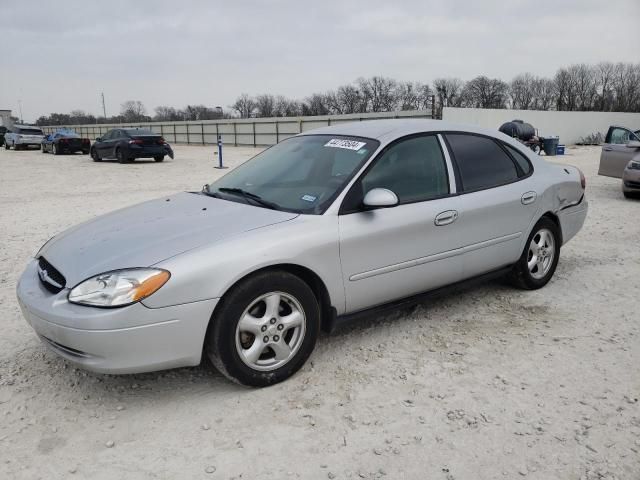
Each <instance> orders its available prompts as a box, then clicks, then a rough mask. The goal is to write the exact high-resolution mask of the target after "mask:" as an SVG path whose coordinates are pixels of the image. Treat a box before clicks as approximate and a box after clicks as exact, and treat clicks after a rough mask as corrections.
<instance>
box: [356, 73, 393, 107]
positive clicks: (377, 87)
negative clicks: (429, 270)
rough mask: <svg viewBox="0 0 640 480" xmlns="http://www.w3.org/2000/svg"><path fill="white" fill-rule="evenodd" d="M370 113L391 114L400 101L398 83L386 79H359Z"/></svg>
mask: <svg viewBox="0 0 640 480" xmlns="http://www.w3.org/2000/svg"><path fill="white" fill-rule="evenodd" d="M356 83H357V84H358V88H359V90H360V93H361V95H362V97H363V100H364V103H365V104H366V105H367V109H366V111H368V112H391V111H393V110H395V109H396V107H397V104H398V101H397V97H396V94H395V90H396V81H395V80H393V79H392V78H386V77H377V76H375V77H371V78H359V79H358V80H357V82H356Z"/></svg>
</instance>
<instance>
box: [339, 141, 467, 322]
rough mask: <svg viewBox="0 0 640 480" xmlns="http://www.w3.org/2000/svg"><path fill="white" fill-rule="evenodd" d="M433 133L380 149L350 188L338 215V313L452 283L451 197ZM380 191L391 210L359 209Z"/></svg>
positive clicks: (455, 263) (456, 270)
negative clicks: (341, 297) (393, 199)
mask: <svg viewBox="0 0 640 480" xmlns="http://www.w3.org/2000/svg"><path fill="white" fill-rule="evenodd" d="M450 172H451V168H450V164H449V165H448V164H447V162H446V161H445V157H444V154H443V150H442V148H441V145H440V142H439V140H438V137H437V136H436V135H420V136H412V137H409V138H405V139H401V140H400V141H397V142H395V143H394V144H392V145H391V146H389V147H387V148H386V149H385V150H384V151H383V152H382V153H381V154H380V155H378V157H377V158H376V159H375V160H374V161H373V162H372V164H371V166H370V167H369V168H368V169H367V170H366V171H365V173H364V174H363V175H362V176H361V178H359V179H358V181H356V183H355V184H354V185H353V186H352V188H351V189H350V191H349V193H348V194H347V196H346V197H345V200H344V202H343V205H342V208H341V213H340V217H339V228H340V260H341V263H342V273H343V280H344V285H345V293H346V298H347V300H346V311H347V312H355V311H358V310H363V309H365V308H367V307H371V306H375V305H379V304H383V303H387V302H389V301H393V300H396V299H400V298H403V297H407V296H411V295H414V294H417V293H420V292H423V291H426V290H430V289H434V288H437V287H440V286H443V285H446V284H449V283H453V282H456V281H458V280H459V279H460V276H461V272H462V267H461V265H462V264H461V259H460V256H459V251H457V247H458V246H459V245H460V242H461V241H462V232H461V231H460V229H459V224H458V222H457V218H458V214H457V208H458V207H457V205H458V198H457V197H456V196H452V195H451V194H452V193H454V192H455V183H454V182H453V179H451V180H452V181H451V182H450V181H449V178H450V176H451V175H452V174H451V173H450ZM373 188H387V189H389V190H391V191H393V192H394V193H395V194H396V195H397V197H398V200H399V204H398V205H397V206H395V207H390V208H380V209H375V210H364V209H363V206H362V199H363V198H364V194H366V193H367V192H368V191H370V190H371V189H373Z"/></svg>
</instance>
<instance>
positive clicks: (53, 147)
mask: <svg viewBox="0 0 640 480" xmlns="http://www.w3.org/2000/svg"><path fill="white" fill-rule="evenodd" d="M51 153H53V154H54V155H58V154H59V153H60V152H59V151H58V147H57V146H56V144H55V143H52V144H51Z"/></svg>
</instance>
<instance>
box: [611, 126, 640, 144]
mask: <svg viewBox="0 0 640 480" xmlns="http://www.w3.org/2000/svg"><path fill="white" fill-rule="evenodd" d="M631 140H636V141H637V140H638V138H637V137H636V135H635V134H634V133H633V132H631V131H630V130H627V129H625V128H614V129H612V130H611V138H610V139H609V142H608V143H611V144H615V145H625V144H627V143H629V142H630V141H631Z"/></svg>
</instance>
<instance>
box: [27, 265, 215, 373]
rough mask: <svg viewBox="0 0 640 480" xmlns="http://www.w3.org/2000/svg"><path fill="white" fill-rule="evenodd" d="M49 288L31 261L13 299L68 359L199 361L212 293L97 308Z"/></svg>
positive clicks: (84, 363) (108, 369)
mask: <svg viewBox="0 0 640 480" xmlns="http://www.w3.org/2000/svg"><path fill="white" fill-rule="evenodd" d="M67 293H68V289H64V290H62V291H61V292H60V293H58V294H51V293H50V292H48V291H47V290H46V289H44V287H42V285H41V283H40V280H39V279H38V276H37V273H36V269H35V261H32V262H31V263H30V264H29V265H28V266H27V269H26V270H25V272H24V273H23V275H22V277H21V278H20V281H19V282H18V287H17V296H18V302H19V304H20V308H21V310H22V313H23V315H24V317H25V319H26V321H27V323H29V325H31V327H32V328H33V329H34V330H35V332H36V334H37V335H38V337H39V338H40V339H41V340H42V342H43V343H44V344H45V345H46V346H47V347H48V348H49V349H50V350H52V351H53V352H55V353H56V354H58V355H59V356H61V357H63V358H65V359H66V360H68V361H69V362H71V363H73V364H75V365H77V366H79V367H81V368H84V369H87V370H91V371H94V372H100V373H139V372H148V371H154V370H162V369H166V368H175V367H183V366H190V365H197V364H198V363H200V360H201V356H202V349H203V343H204V337H205V335H206V330H207V326H208V324H209V319H210V318H211V314H212V313H213V309H214V308H215V305H216V303H217V299H212V300H205V301H201V302H194V303H187V304H183V305H175V306H171V307H164V308H148V307H146V306H145V305H143V304H142V303H136V304H134V305H131V306H128V307H123V308H114V309H100V308H93V307H84V306H81V305H74V304H71V303H69V302H68V301H67V300H66V297H67Z"/></svg>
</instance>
